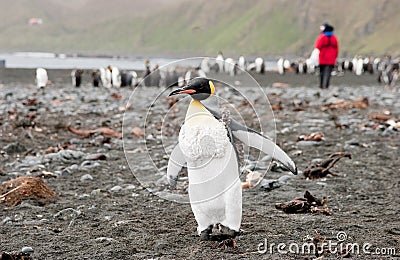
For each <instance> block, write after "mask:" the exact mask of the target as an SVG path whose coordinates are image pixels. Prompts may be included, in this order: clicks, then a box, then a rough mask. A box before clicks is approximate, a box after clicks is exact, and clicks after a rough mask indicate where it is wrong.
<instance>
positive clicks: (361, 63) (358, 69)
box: [355, 58, 364, 76]
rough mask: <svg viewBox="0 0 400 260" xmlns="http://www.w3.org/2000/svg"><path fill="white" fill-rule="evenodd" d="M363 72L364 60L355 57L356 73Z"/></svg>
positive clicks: (360, 73)
mask: <svg viewBox="0 0 400 260" xmlns="http://www.w3.org/2000/svg"><path fill="white" fill-rule="evenodd" d="M363 72H364V60H363V59H362V58H358V59H357V66H356V71H355V73H356V75H357V76H360V75H362V74H363Z"/></svg>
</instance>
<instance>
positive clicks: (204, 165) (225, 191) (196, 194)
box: [167, 78, 297, 240]
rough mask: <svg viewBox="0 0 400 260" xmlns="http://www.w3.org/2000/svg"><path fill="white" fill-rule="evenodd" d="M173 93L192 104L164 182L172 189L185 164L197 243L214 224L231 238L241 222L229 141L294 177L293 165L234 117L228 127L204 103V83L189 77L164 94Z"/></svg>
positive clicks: (208, 87) (207, 93) (208, 84)
mask: <svg viewBox="0 0 400 260" xmlns="http://www.w3.org/2000/svg"><path fill="white" fill-rule="evenodd" d="M177 94H188V95H190V96H191V97H192V101H191V103H190V105H189V108H188V110H187V113H186V118H185V122H184V124H183V125H182V127H181V130H180V132H179V143H178V145H176V146H175V148H174V149H173V151H172V153H171V156H170V160H169V162H168V167H167V179H168V181H169V182H170V184H171V185H172V186H173V185H174V183H175V180H176V178H177V176H178V173H179V171H180V169H181V168H182V165H183V164H184V163H185V162H187V170H188V177H189V188H188V191H189V199H190V204H191V208H192V211H193V214H194V217H195V219H196V221H197V224H198V227H197V231H198V234H199V235H200V239H201V240H210V239H212V229H213V226H214V225H220V226H222V227H221V230H224V232H225V235H226V236H228V237H231V238H234V237H235V236H236V235H237V234H238V233H239V229H240V225H241V220H242V187H241V181H240V178H239V164H238V159H237V153H236V150H235V147H234V145H233V144H232V142H233V138H236V139H237V140H239V141H241V142H243V143H244V144H246V145H248V146H251V147H254V148H257V149H260V150H261V151H263V152H266V153H268V154H270V155H271V156H273V157H274V158H275V159H277V160H278V161H280V162H281V163H282V164H283V165H285V167H287V168H288V169H289V170H290V171H291V172H293V173H294V174H297V169H296V166H295V164H294V162H293V161H292V160H291V159H290V158H289V156H288V155H287V154H286V153H285V152H284V151H283V150H281V149H280V148H279V147H278V146H277V145H276V144H275V143H274V142H272V141H271V140H270V139H269V138H267V137H265V136H263V135H261V134H260V133H258V132H256V131H254V130H252V129H249V128H247V127H246V126H243V125H240V124H239V123H238V122H236V121H235V120H234V119H231V120H230V121H229V123H225V122H223V121H221V120H222V116H221V114H220V113H219V112H218V111H214V110H213V109H211V108H209V107H207V106H205V105H204V103H203V101H205V100H206V99H209V98H212V96H213V95H214V94H215V86H214V84H213V82H212V81H211V80H210V79H207V78H195V79H192V80H191V81H189V83H188V84H187V86H186V87H183V88H179V89H177V90H174V91H172V92H171V93H170V96H172V95H177ZM226 124H228V125H226Z"/></svg>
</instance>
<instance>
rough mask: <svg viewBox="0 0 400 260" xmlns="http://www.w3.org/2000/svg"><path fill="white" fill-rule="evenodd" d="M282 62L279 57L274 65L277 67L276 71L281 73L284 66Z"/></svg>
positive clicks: (283, 72)
mask: <svg viewBox="0 0 400 260" xmlns="http://www.w3.org/2000/svg"><path fill="white" fill-rule="evenodd" d="M283 62H284V59H283V58H279V60H278V61H277V63H276V66H277V68H278V73H279V74H281V75H283V74H285V68H284V67H283Z"/></svg>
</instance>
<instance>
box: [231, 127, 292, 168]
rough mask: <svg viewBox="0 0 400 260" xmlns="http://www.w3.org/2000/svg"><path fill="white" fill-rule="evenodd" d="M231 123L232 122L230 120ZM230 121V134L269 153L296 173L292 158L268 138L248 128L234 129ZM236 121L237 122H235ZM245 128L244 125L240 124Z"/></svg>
mask: <svg viewBox="0 0 400 260" xmlns="http://www.w3.org/2000/svg"><path fill="white" fill-rule="evenodd" d="M232 123H233V122H232ZM232 123H231V128H232V134H233V136H234V137H235V138H237V139H239V140H240V141H241V142H242V143H244V144H245V145H247V146H250V147H254V148H257V149H258V150H260V151H262V152H264V153H266V154H269V155H271V156H272V158H274V159H275V160H278V161H280V162H281V163H282V164H283V165H284V166H285V167H286V168H287V169H288V170H289V171H291V172H292V173H293V174H297V168H296V165H295V164H294V162H293V161H292V159H290V157H289V156H288V155H287V154H286V153H285V152H284V151H283V150H282V149H281V148H280V147H279V146H278V145H276V144H275V143H274V142H273V141H272V140H271V139H270V138H268V137H266V136H264V135H262V134H260V133H258V132H256V131H254V130H252V129H250V128H247V129H235V127H234V126H232V125H235V124H232ZM235 123H237V122H235ZM240 126H241V127H243V128H245V127H244V126H242V125H240Z"/></svg>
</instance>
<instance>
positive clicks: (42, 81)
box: [35, 68, 49, 89]
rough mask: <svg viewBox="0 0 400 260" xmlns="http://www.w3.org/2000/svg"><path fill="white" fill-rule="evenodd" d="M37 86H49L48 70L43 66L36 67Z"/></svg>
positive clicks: (39, 87)
mask: <svg viewBox="0 0 400 260" xmlns="http://www.w3.org/2000/svg"><path fill="white" fill-rule="evenodd" d="M35 81H36V86H37V88H38V89H43V88H45V87H46V86H47V84H48V83H49V77H48V75H47V70H45V69H43V68H37V69H36V78H35Z"/></svg>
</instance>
